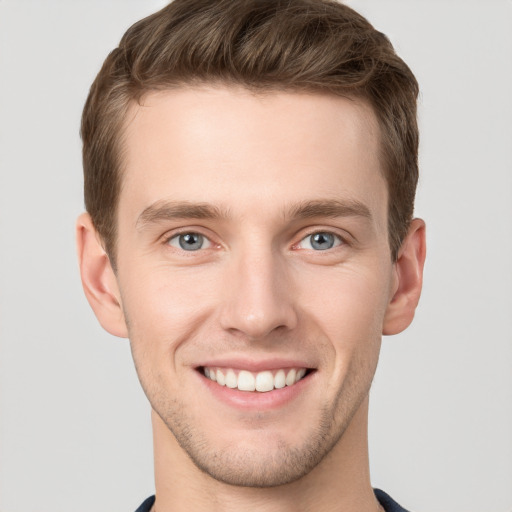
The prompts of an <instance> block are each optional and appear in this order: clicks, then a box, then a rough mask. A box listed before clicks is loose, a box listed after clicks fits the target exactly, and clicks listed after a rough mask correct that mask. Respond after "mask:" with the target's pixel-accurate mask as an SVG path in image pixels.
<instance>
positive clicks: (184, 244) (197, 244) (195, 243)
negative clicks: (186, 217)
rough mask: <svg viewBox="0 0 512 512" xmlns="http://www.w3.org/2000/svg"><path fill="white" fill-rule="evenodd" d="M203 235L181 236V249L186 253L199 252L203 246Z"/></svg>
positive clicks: (190, 234) (187, 234) (189, 234)
mask: <svg viewBox="0 0 512 512" xmlns="http://www.w3.org/2000/svg"><path fill="white" fill-rule="evenodd" d="M203 241H204V238H203V235H200V234H199V233H185V234H183V235H179V243H180V247H181V248H182V249H183V250H185V251H197V250H198V249H201V247H202V246H203Z"/></svg>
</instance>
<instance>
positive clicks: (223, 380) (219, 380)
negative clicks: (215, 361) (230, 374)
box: [217, 369, 226, 386]
mask: <svg viewBox="0 0 512 512" xmlns="http://www.w3.org/2000/svg"><path fill="white" fill-rule="evenodd" d="M217 383H219V384H220V385H221V386H224V385H225V384H226V378H225V377H224V374H223V373H222V372H221V371H220V370H219V369H217Z"/></svg>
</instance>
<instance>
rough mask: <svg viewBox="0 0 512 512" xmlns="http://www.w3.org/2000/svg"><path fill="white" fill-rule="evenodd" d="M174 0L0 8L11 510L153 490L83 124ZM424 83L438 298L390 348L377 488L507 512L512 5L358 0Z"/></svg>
mask: <svg viewBox="0 0 512 512" xmlns="http://www.w3.org/2000/svg"><path fill="white" fill-rule="evenodd" d="M164 4H165V2H164V1H161V0H158V1H157V0H138V1H135V0H116V1H114V0H110V1H107V2H104V1H99V0H96V1H91V0H87V1H85V0H82V1H78V0H75V1H73V2H69V1H64V0H62V1H58V0H46V1H44V2H41V1H35V0H34V1H29V0H0V169H1V170H0V512H64V511H73V512H85V511H91V510H94V511H99V512H101V511H109V512H115V511H120V512H121V511H129V510H134V509H135V508H136V506H137V505H138V504H139V502H140V501H142V499H143V498H145V497H146V496H147V495H149V494H150V493H152V492H153V489H154V487H153V474H152V471H153V470H152V453H151V429H150V422H149V407H148V405H147V403H146V400H145V397H144V396H143V394H142V391H141V390H140V389H139V384H138V381H137V378H136V375H135V371H134V369H133V364H132V362H131V357H130V353H129V347H128V342H127V341H125V340H119V339H116V338H113V337H111V336H110V335H108V334H106V333H105V332H103V331H102V329H101V328H100V327H99V325H98V324H97V322H96V320H95V318H94V316H93V314H92V312H91V311H90V309H89V306H88V304H87V303H86V301H85V298H84V297H83V294H82V291H81V286H80V281H79V276H78V271H77V264H76V259H75V249H74V232H73V230H74V219H75V218H76V216H77V215H78V214H79V213H80V212H81V211H82V208H83V206H82V196H81V194H82V189H81V187H82V185H81V161H80V141H79V138H78V126H79V118H80V113H81V108H82V105H83V102H84V100H85V97H86V93H87V89H88V87H89V85H90V83H91V82H92V80H93V78H94V76H95V74H96V72H97V71H98V69H99V67H100V65H101V62H102V61H103V59H104V58H105V56H106V55H107V52H108V51H109V50H110V49H112V48H113V47H114V46H115V45H116V43H117V41H118V40H119V38H120V37H121V35H122V33H123V32H124V31H125V29H126V28H127V27H128V26H129V25H130V24H131V23H133V22H134V21H136V20H137V19H139V18H140V17H142V16H144V15H147V14H149V13H150V12H153V11H154V10H156V9H157V8H160V7H162V6H163V5H164ZM349 4H350V5H352V6H354V7H355V8H356V9H359V10H360V11H361V12H362V13H363V14H364V15H366V16H368V18H369V19H370V21H371V22H372V23H373V24H374V25H375V26H376V27H377V28H378V29H380V30H381V31H383V32H385V33H386V34H387V35H388V36H389V37H390V38H391V40H392V42H393V43H394V44H395V47H396V48H397V50H398V52H399V53H400V55H401V56H402V57H403V58H404V59H405V60H406V61H407V62H408V63H409V65H410V66H411V67H412V69H413V71H414V72H415V73H416V75H417V77H418V79H419V81H420V84H421V89H422V95H421V105H420V123H421V128H422V142H421V172H422V178H421V184H420V189H419V193H418V202H417V215H418V216H422V217H423V218H425V219H426V221H427V224H428V243H429V251H428V260H427V266H426V271H425V288H424V293H423V297H422V301H421V304H420V307H419V310H418V313H417V317H416V320H415V322H414V324H413V326H412V327H411V328H410V329H409V330H408V331H406V332H405V333H404V334H402V335H399V336H396V337H390V338H385V339H384V343H383V351H382V356H381V363H380V368H379V370H378V372H377V375H376V378H375V383H374V387H373V390H372V403H371V413H370V450H371V469H372V480H373V484H374V485H375V486H378V487H381V488H383V489H385V490H386V491H388V492H389V493H390V494H392V495H393V496H395V497H396V498H397V499H398V500H399V501H400V502H401V503H402V504H403V505H404V506H405V507H407V508H410V509H412V510H415V511H417V512H422V511H424V512H427V511H428V512H446V511H452V512H481V511H483V510H485V511H489V512H491V511H492V512H510V511H511V510H512V314H511V313H512V291H511V290H512V270H511V269H512V172H511V171H512V100H511V91H512V28H511V27H512V3H511V2H510V1H507V0H501V1H500V0H494V1H488V2H476V1H468V0H466V1H462V0H459V1H442V2H441V1H427V0H422V1H406V0H402V1H392V0H357V1H355V0H354V1H352V2H349Z"/></svg>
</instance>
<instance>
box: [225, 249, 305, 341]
mask: <svg viewBox="0 0 512 512" xmlns="http://www.w3.org/2000/svg"><path fill="white" fill-rule="evenodd" d="M249 253H250V254H249ZM229 267H230V268H229V270H228V271H227V275H226V276H225V280H224V302H223V308H222V311H221V320H220V321H221V327H222V328H223V329H224V330H226V331H229V332H230V333H235V334H239V335H243V336H245V337H246V338H248V339H251V340H261V339H263V338H265V337H267V336H269V335H270V334H271V333H273V332H275V331H286V330H291V329H293V328H294V327H295V326H296V325H297V314H296V310H295V307H294V304H293V286H292V283H291V279H290V278H289V275H288V274H289V273H288V272H287V269H286V265H285V263H284V262H283V261H282V259H281V258H280V257H279V255H275V254H273V253H272V251H271V250H270V249H268V250H266V251H265V250H262V251H258V252H256V251H254V250H252V251H247V252H246V253H245V254H240V255H239V256H238V257H233V261H232V262H231V265H230V266H229Z"/></svg>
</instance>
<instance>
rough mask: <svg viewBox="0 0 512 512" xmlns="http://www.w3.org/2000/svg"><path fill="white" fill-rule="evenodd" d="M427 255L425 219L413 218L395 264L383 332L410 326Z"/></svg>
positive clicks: (387, 332) (391, 331) (418, 297)
mask: <svg viewBox="0 0 512 512" xmlns="http://www.w3.org/2000/svg"><path fill="white" fill-rule="evenodd" d="M425 256H426V241H425V222H423V221H422V220H421V219H414V220H413V221H412V222H411V226H410V228H409V231H408V233H407V236H406V237H405V240H404V241H403V243H402V246H401V247H400V251H399V253H398V258H397V261H396V262H395V264H394V274H395V283H394V288H393V295H392V297H391V300H390V302H389V304H388V308H387V310H386V315H385V317H384V323H383V327H382V334H398V333H399V332H402V331H403V330H405V329H406V328H407V327H409V325H410V323H411V322H412V319H413V318H414V312H415V310H416V306H417V305H418V301H419V300H420V294H421V287H422V284H423V265H424V263H425Z"/></svg>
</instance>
